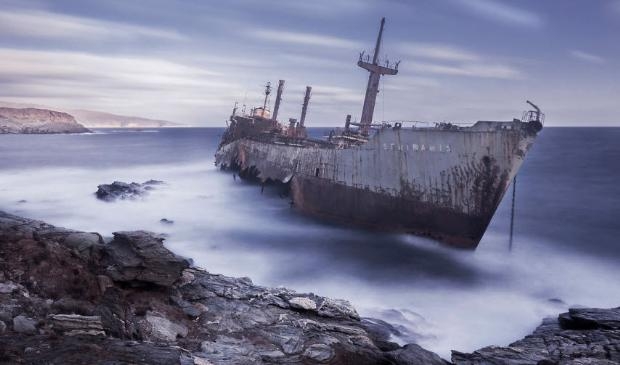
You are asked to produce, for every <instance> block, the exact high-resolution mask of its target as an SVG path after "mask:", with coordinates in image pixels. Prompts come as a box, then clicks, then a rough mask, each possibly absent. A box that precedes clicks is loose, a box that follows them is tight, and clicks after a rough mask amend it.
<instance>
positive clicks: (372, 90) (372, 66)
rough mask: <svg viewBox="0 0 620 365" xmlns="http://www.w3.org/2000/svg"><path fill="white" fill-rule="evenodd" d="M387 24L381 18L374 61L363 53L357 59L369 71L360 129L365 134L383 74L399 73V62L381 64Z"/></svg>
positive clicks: (368, 127) (366, 133) (371, 117)
mask: <svg viewBox="0 0 620 365" xmlns="http://www.w3.org/2000/svg"><path fill="white" fill-rule="evenodd" d="M384 26H385V18H381V26H380V28H379V35H378V36H377V43H376V44H375V52H374V54H373V57H372V63H370V62H368V61H370V60H369V59H368V60H364V58H363V57H362V56H363V53H362V54H360V59H359V60H358V61H357V65H358V66H359V67H361V68H363V69H365V70H367V71H368V72H370V75H369V76H368V85H367V86H366V96H364V107H363V108H362V117H361V119H360V124H361V126H360V129H361V133H362V135H364V136H367V135H368V131H369V129H370V125H371V124H372V119H373V114H374V111H375V104H376V102H377V93H379V79H380V78H381V76H382V75H396V74H397V73H398V63H399V62H400V61H399V62H397V63H396V64H395V65H394V67H390V65H389V64H386V65H385V66H381V65H379V63H378V62H379V52H380V51H381V39H382V37H383V27H384Z"/></svg>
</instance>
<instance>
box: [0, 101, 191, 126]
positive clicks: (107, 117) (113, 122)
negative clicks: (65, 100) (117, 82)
mask: <svg viewBox="0 0 620 365" xmlns="http://www.w3.org/2000/svg"><path fill="white" fill-rule="evenodd" d="M0 107H7V108H36V109H50V110H57V111H62V112H65V113H68V114H71V115H72V116H73V117H75V120H76V121H77V122H78V123H80V124H82V125H83V126H85V127H87V128H162V127H181V126H183V125H182V124H178V123H173V122H170V121H167V120H160V119H149V118H143V117H134V116H127V115H119V114H111V113H106V112H101V111H94V110H85V109H69V108H63V107H55V106H47V105H39V104H27V103H13V102H7V101H1V100H0Z"/></svg>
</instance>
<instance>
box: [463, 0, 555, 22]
mask: <svg viewBox="0 0 620 365" xmlns="http://www.w3.org/2000/svg"><path fill="white" fill-rule="evenodd" d="M455 1H456V2H457V3H458V4H459V5H460V6H462V7H464V8H466V9H467V10H469V11H471V12H473V13H474V14H477V15H479V16H482V17H484V18H487V19H489V20H492V21H495V22H498V23H503V24H509V25H515V26H523V27H535V28H538V27H541V26H542V25H543V21H542V18H541V16H540V15H538V14H536V13H534V12H531V11H528V10H524V9H521V8H518V7H515V6H512V5H508V4H505V3H503V2H500V1H498V0H455Z"/></svg>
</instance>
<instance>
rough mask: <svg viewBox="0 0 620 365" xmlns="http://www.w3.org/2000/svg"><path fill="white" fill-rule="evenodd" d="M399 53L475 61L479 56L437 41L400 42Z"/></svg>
mask: <svg viewBox="0 0 620 365" xmlns="http://www.w3.org/2000/svg"><path fill="white" fill-rule="evenodd" d="M398 49H399V51H400V52H401V53H403V54H406V55H409V56H412V57H416V58H430V59H436V60H447V61H476V60H478V59H480V57H479V56H478V55H477V54H475V53H473V52H470V51H468V50H465V49H462V48H458V47H455V46H452V45H446V44H438V43H401V44H400V45H399V46H398Z"/></svg>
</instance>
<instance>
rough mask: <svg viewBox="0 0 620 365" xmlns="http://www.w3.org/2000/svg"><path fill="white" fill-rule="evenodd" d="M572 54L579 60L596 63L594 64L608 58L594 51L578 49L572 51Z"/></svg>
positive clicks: (603, 61)
mask: <svg viewBox="0 0 620 365" xmlns="http://www.w3.org/2000/svg"><path fill="white" fill-rule="evenodd" d="M570 55H571V56H573V57H574V58H576V59H578V60H581V61H586V62H589V63H594V64H599V65H600V64H603V63H605V62H606V60H605V59H604V58H603V57H600V56H597V55H595V54H592V53H588V52H584V51H579V50H576V49H574V50H572V51H570Z"/></svg>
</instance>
